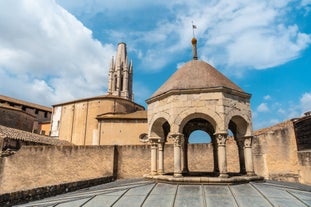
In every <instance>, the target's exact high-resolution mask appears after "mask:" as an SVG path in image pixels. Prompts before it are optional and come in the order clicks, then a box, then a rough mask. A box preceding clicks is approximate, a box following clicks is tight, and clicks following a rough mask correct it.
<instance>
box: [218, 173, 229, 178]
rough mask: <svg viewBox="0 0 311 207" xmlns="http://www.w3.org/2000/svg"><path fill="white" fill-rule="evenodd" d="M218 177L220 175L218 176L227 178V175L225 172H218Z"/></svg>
mask: <svg viewBox="0 0 311 207" xmlns="http://www.w3.org/2000/svg"><path fill="white" fill-rule="evenodd" d="M218 177H220V178H228V177H229V175H228V174H227V173H220V174H219V176H218Z"/></svg>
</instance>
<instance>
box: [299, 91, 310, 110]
mask: <svg viewBox="0 0 311 207" xmlns="http://www.w3.org/2000/svg"><path fill="white" fill-rule="evenodd" d="M300 104H301V109H302V113H304V112H307V111H311V92H310V93H304V94H303V95H302V97H301V98H300Z"/></svg>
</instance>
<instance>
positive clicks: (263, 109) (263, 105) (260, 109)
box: [257, 103, 269, 112]
mask: <svg viewBox="0 0 311 207" xmlns="http://www.w3.org/2000/svg"><path fill="white" fill-rule="evenodd" d="M257 111H258V112H268V111H269V108H268V105H267V103H261V104H259V106H258V107H257Z"/></svg>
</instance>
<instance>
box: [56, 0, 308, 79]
mask: <svg viewBox="0 0 311 207" xmlns="http://www.w3.org/2000/svg"><path fill="white" fill-rule="evenodd" d="M309 1H310V0H303V1H302V3H301V4H302V5H309ZM58 2H59V3H60V4H61V5H63V6H64V7H65V8H68V9H69V10H70V11H72V12H73V13H75V14H76V15H78V16H81V17H83V18H87V16H88V15H89V17H88V18H89V19H92V18H93V17H94V16H95V15H96V13H98V14H105V15H107V16H109V17H110V18H111V19H119V15H120V14H126V13H128V12H131V11H133V10H135V11H136V13H141V14H142V15H143V14H148V13H150V14H156V15H150V16H149V15H144V19H146V18H150V19H148V21H147V23H146V28H148V29H138V28H137V27H135V26H134V27H131V28H128V29H125V28H122V30H119V29H115V30H113V29H111V28H107V30H109V32H108V31H107V33H106V34H107V35H110V39H120V38H121V39H126V41H127V42H131V43H132V46H133V47H136V48H144V49H142V50H144V51H143V52H142V53H143V54H144V55H143V56H142V58H141V62H142V66H141V68H146V69H148V70H152V71H155V70H161V69H164V68H165V65H166V64H168V63H169V62H171V61H172V59H174V58H176V57H178V56H179V55H181V54H183V53H185V51H190V50H191V45H190V40H191V38H192V30H191V24H192V21H194V23H195V24H196V25H197V27H198V29H197V30H196V33H197V37H198V40H199V42H198V47H199V50H198V51H199V56H200V58H201V59H204V60H207V61H209V62H210V61H211V62H212V63H213V65H215V66H216V67H220V66H221V68H227V69H231V68H233V67H235V68H240V69H241V70H243V69H245V68H246V69H267V68H271V67H274V66H277V65H280V64H284V63H286V62H288V61H290V60H293V59H295V58H297V57H298V56H299V55H300V53H301V52H302V51H303V50H304V49H305V48H306V47H308V46H309V45H310V44H311V36H310V34H306V33H304V32H302V31H300V30H299V28H298V26H297V25H295V24H292V23H289V22H287V21H288V16H291V13H290V12H293V11H294V10H295V9H301V8H298V7H297V8H296V7H295V8H294V7H292V8H291V4H289V2H291V1H290V0H284V1H278V0H273V1H271V0H263V1H251V0H237V1H225V0H222V1H209V2H206V1H203V0H193V1H186V0H172V1H164V0H159V1H143V0H133V1H131V3H130V4H129V3H128V2H127V1H126V0H117V1H113V2H112V1H99V0H95V1H91V2H86V1H82V0H78V1H77V0H69V1H68V0H58ZM116 5H117V6H116ZM154 9H158V10H160V9H161V10H162V11H163V14H162V13H161V15H160V14H158V12H156V13H154V12H153V10H154ZM117 11H118V12H117ZM120 11H121V12H120ZM133 21H134V22H131V23H132V24H133V25H135V24H136V25H137V24H139V25H141V24H143V21H142V19H141V18H139V19H135V20H133ZM136 21H137V22H136ZM150 25H152V26H150ZM191 57H192V56H191V53H190V54H189V60H190V59H191ZM155 58H156V59H157V61H155ZM236 74H239V73H236Z"/></svg>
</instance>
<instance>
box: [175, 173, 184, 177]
mask: <svg viewBox="0 0 311 207" xmlns="http://www.w3.org/2000/svg"><path fill="white" fill-rule="evenodd" d="M174 177H175V178H181V177H182V174H181V173H174Z"/></svg>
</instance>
